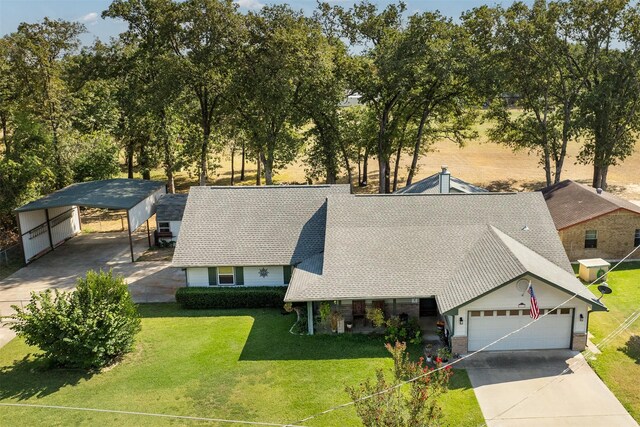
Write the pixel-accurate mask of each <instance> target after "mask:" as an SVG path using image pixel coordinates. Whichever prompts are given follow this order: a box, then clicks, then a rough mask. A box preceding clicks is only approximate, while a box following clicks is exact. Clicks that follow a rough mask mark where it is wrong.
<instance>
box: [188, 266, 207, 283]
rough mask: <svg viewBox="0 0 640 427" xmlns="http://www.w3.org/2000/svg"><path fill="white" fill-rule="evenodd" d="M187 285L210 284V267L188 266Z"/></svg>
mask: <svg viewBox="0 0 640 427" xmlns="http://www.w3.org/2000/svg"><path fill="white" fill-rule="evenodd" d="M187 286H209V269H208V268H207V267H190V268H187Z"/></svg>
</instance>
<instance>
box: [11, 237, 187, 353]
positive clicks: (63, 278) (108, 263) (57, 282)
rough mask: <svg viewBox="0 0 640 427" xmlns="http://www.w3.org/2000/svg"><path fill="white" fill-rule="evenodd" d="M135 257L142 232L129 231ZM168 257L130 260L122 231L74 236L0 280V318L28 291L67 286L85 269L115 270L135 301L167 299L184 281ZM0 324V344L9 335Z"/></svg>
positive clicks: (143, 243)
mask: <svg viewBox="0 0 640 427" xmlns="http://www.w3.org/2000/svg"><path fill="white" fill-rule="evenodd" d="M134 238H135V244H134V249H135V251H136V253H137V255H140V254H141V253H142V251H143V250H144V249H146V248H148V242H147V235H146V233H137V234H135V235H134ZM169 264H170V263H169V262H168V261H147V262H135V263H132V262H131V255H130V252H129V238H128V236H127V234H126V232H119V233H93V234H86V235H79V236H77V237H74V238H73V239H71V240H69V241H67V242H66V243H64V244H63V245H61V246H59V247H57V248H56V250H55V251H53V252H49V253H48V254H46V255H44V256H43V257H42V258H39V259H37V260H35V261H34V262H32V263H31V264H29V265H28V266H26V267H24V268H22V269H20V270H18V271H16V272H15V273H14V274H12V275H11V276H9V277H7V278H5V279H3V280H0V316H7V315H10V314H12V313H13V309H11V305H12V304H15V305H21V304H25V303H27V302H28V301H29V299H30V294H31V292H34V291H42V290H45V289H60V290H71V289H73V288H74V287H75V283H76V280H77V279H78V277H82V276H84V275H85V273H86V272H87V270H91V269H92V270H98V269H103V270H109V269H113V272H114V274H121V275H123V276H124V277H125V279H126V281H127V283H128V284H129V290H130V291H131V295H132V296H133V299H134V301H136V302H171V301H174V295H175V291H176V289H177V288H178V287H181V286H184V285H185V275H184V272H183V271H181V270H180V269H177V268H172V267H170V266H169ZM7 331H8V328H7V327H6V326H5V327H2V326H0V347H2V345H3V344H4V342H3V341H8V340H9V339H11V338H13V335H11V334H12V332H11V331H9V332H7Z"/></svg>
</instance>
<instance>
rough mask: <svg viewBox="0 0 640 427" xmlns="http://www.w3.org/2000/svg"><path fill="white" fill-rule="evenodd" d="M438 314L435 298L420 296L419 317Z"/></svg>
mask: <svg viewBox="0 0 640 427" xmlns="http://www.w3.org/2000/svg"><path fill="white" fill-rule="evenodd" d="M437 315H438V304H437V303H436V299H435V298H420V317H431V316H437Z"/></svg>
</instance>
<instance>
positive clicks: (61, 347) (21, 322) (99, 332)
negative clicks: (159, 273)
mask: <svg viewBox="0 0 640 427" xmlns="http://www.w3.org/2000/svg"><path fill="white" fill-rule="evenodd" d="M14 308H15V309H16V314H15V315H14V316H13V319H14V321H15V323H14V324H13V325H12V326H11V328H12V329H13V330H14V331H16V333H17V334H18V335H19V336H21V337H23V338H24V339H25V341H26V343H27V344H29V345H33V346H36V347H38V348H40V349H41V350H42V351H43V352H44V356H45V357H46V358H47V359H49V360H50V361H51V362H52V363H53V364H55V365H58V366H64V367H72V368H85V369H88V368H100V367H102V366H106V365H108V364H110V363H112V362H113V361H114V360H116V359H117V358H119V357H121V356H122V355H124V354H125V353H127V352H129V351H131V349H132V348H133V343H134V337H135V334H136V333H137V332H138V331H140V317H139V315H138V310H137V308H136V306H135V304H134V303H133V301H132V300H131V294H130V293H129V290H128V289H127V284H126V283H125V281H124V277H122V276H116V277H114V276H113V275H112V273H111V272H108V273H105V272H103V271H100V272H99V273H96V272H95V271H88V272H87V277H86V278H82V279H78V282H77V285H76V290H75V291H73V292H60V291H58V290H57V289H56V290H55V293H54V292H52V291H51V290H47V291H44V292H40V293H35V292H34V293H32V294H31V301H30V302H29V304H27V305H26V306H25V307H24V308H19V307H15V306H14Z"/></svg>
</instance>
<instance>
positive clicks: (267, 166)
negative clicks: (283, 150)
mask: <svg viewBox="0 0 640 427" xmlns="http://www.w3.org/2000/svg"><path fill="white" fill-rule="evenodd" d="M260 159H261V160H262V164H263V166H264V183H265V184H266V185H273V154H268V155H267V156H265V155H264V153H263V152H260Z"/></svg>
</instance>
